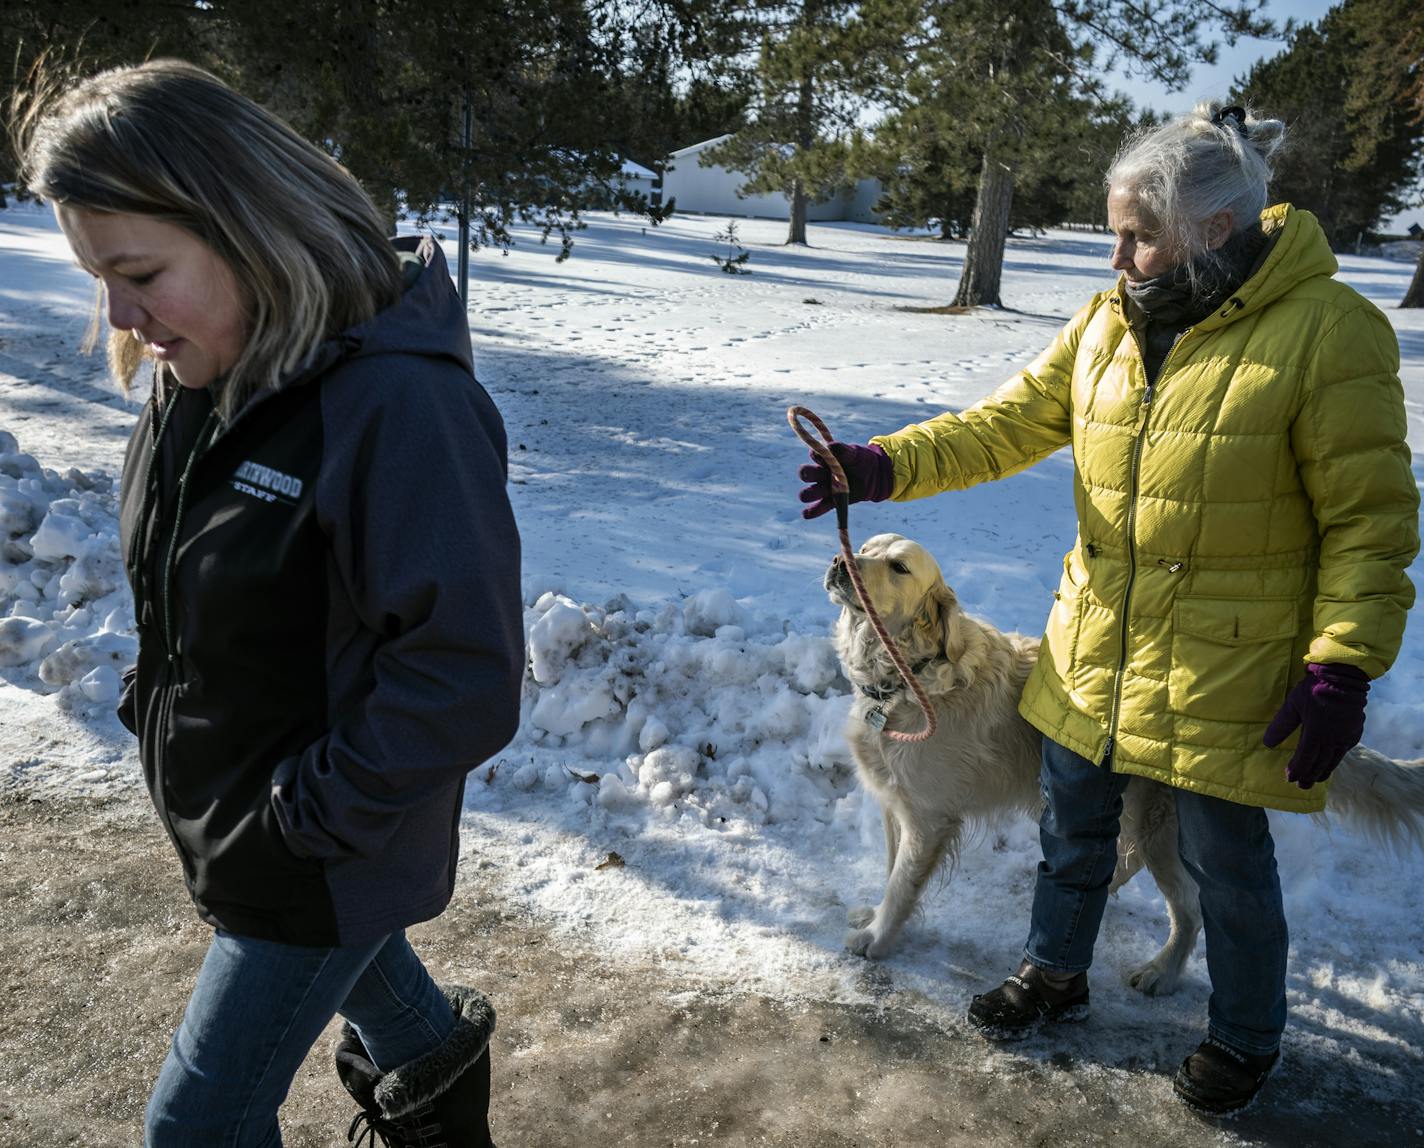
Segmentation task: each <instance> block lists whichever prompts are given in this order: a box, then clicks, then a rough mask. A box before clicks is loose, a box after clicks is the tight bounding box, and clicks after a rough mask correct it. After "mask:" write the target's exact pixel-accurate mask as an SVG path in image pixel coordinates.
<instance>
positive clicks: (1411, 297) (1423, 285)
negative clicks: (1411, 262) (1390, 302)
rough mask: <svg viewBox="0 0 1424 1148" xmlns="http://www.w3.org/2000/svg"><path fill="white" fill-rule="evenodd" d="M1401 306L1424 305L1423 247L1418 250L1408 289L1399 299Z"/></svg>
mask: <svg viewBox="0 0 1424 1148" xmlns="http://www.w3.org/2000/svg"><path fill="white" fill-rule="evenodd" d="M1399 305H1400V306H1401V307H1424V249H1421V250H1420V252H1419V262H1418V263H1417V264H1415V266H1414V279H1413V281H1412V282H1411V283H1410V284H1409V290H1408V291H1406V292H1405V293H1404V298H1403V299H1401V300H1400V301H1399Z"/></svg>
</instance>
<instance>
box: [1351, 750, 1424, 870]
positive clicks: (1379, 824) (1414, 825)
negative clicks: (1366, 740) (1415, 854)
mask: <svg viewBox="0 0 1424 1148" xmlns="http://www.w3.org/2000/svg"><path fill="white" fill-rule="evenodd" d="M1327 812H1329V813H1330V814H1332V815H1335V816H1338V817H1339V818H1340V819H1341V820H1342V821H1344V822H1345V824H1347V825H1349V826H1350V827H1351V828H1352V829H1357V830H1360V831H1361V832H1363V833H1364V834H1366V835H1367V836H1368V837H1371V838H1373V839H1374V840H1375V841H1378V842H1379V843H1381V844H1383V845H1388V846H1391V847H1392V848H1394V849H1397V850H1399V851H1401V852H1403V851H1404V850H1405V849H1407V848H1410V847H1413V848H1415V849H1424V759H1421V760H1419V761H1393V760H1391V759H1390V758H1387V757H1385V756H1384V754H1382V753H1376V752H1375V751H1374V750H1372V749H1369V748H1367V747H1365V746H1363V745H1357V746H1356V747H1355V748H1354V749H1352V750H1351V751H1350V752H1349V753H1347V754H1346V755H1345V760H1344V761H1342V762H1341V763H1340V768H1339V769H1337V770H1336V771H1335V772H1334V774H1332V775H1331V778H1330V798H1329V804H1328V806H1327Z"/></svg>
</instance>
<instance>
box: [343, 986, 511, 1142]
mask: <svg viewBox="0 0 1424 1148" xmlns="http://www.w3.org/2000/svg"><path fill="white" fill-rule="evenodd" d="M440 990H441V992H443V993H444V994H445V999H446V1000H448V1001H449V1002H450V1007H451V1008H452V1009H454V1010H455V1028H454V1029H453V1030H452V1031H451V1033H450V1035H449V1036H448V1037H446V1039H445V1042H444V1043H443V1044H442V1045H440V1046H439V1047H438V1048H435V1049H433V1050H431V1051H430V1052H427V1053H426V1054H425V1055H424V1056H420V1057H417V1058H416V1059H415V1060H411V1061H407V1062H406V1063H405V1064H402V1065H400V1066H399V1067H397V1068H393V1069H391V1070H390V1071H389V1072H386V1073H382V1072H381V1071H380V1070H379V1069H377V1068H376V1066H375V1065H374V1064H372V1063H371V1057H370V1055H369V1054H368V1053H367V1051H366V1046H365V1045H364V1044H362V1043H361V1038H360V1036H359V1035H357V1033H356V1030H355V1029H354V1028H352V1027H351V1026H350V1025H349V1024H343V1025H342V1026H341V1040H340V1041H339V1042H338V1043H337V1045H336V1074H337V1075H338V1076H339V1077H340V1078H341V1083H342V1084H344V1085H345V1086H346V1091H347V1092H349V1093H351V1095H352V1096H353V1097H355V1099H356V1103H357V1104H359V1105H360V1106H361V1111H360V1112H358V1113H357V1114H356V1117H355V1119H353V1120H352V1121H351V1127H350V1128H348V1129H347V1130H346V1139H347V1140H348V1141H350V1142H353V1143H356V1144H360V1143H361V1142H362V1141H366V1142H367V1143H368V1144H369V1145H370V1148H375V1145H376V1137H377V1136H379V1137H380V1138H381V1140H380V1142H381V1143H382V1144H384V1145H385V1146H386V1148H494V1141H493V1140H491V1139H490V1131H489V1098H490V1061H489V1042H490V1037H491V1036H492V1035H493V1034H494V1008H493V1007H492V1006H491V1005H490V1002H489V1000H488V999H487V998H486V997H485V996H484V994H483V993H479V992H476V991H475V990H474V989H467V988H463V987H461V986H459V985H441V986H440ZM368 1138H369V1139H368Z"/></svg>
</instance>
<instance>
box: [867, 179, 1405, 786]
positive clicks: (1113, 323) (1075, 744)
mask: <svg viewBox="0 0 1424 1148" xmlns="http://www.w3.org/2000/svg"><path fill="white" fill-rule="evenodd" d="M1262 222H1263V224H1264V226H1265V228H1266V231H1267V233H1268V234H1271V235H1272V236H1273V237H1274V239H1275V242H1274V244H1273V246H1272V247H1271V249H1270V251H1269V253H1268V255H1267V256H1266V259H1265V261H1264V262H1263V263H1262V265H1261V266H1260V267H1259V268H1258V270H1257V271H1256V273H1255V274H1254V275H1253V276H1252V277H1251V278H1250V279H1249V280H1248V281H1247V282H1246V283H1245V284H1244V285H1243V286H1242V287H1241V288H1240V289H1239V290H1238V291H1237V292H1236V293H1235V294H1234V295H1232V296H1231V298H1230V299H1228V300H1227V301H1226V302H1225V303H1224V304H1222V305H1221V306H1220V307H1218V308H1217V309H1216V311H1215V312H1213V313H1212V314H1211V315H1210V316H1208V317H1207V318H1206V319H1204V320H1202V321H1201V322H1199V323H1198V324H1197V325H1196V326H1195V327H1192V328H1189V329H1188V330H1187V331H1186V332H1184V333H1183V335H1182V336H1181V338H1180V339H1179V340H1178V342H1177V343H1176V345H1175V346H1174V347H1173V348H1172V350H1171V352H1170V353H1169V354H1168V355H1167V358H1166V360H1165V361H1164V363H1163V365H1162V368H1161V370H1160V371H1159V373H1158V377H1157V380H1156V384H1155V386H1153V387H1150V388H1149V387H1148V386H1147V383H1146V377H1145V374H1144V371H1143V365H1142V355H1141V353H1140V351H1139V348H1138V345H1137V340H1136V337H1135V336H1134V334H1133V332H1132V330H1131V329H1130V327H1129V325H1128V322H1127V320H1126V319H1125V317H1124V316H1125V313H1126V303H1125V298H1124V295H1123V289H1122V283H1121V282H1119V284H1118V286H1117V287H1116V288H1115V289H1114V290H1112V291H1105V292H1102V293H1101V294H1099V295H1097V296H1095V297H1094V298H1093V299H1092V301H1091V302H1090V303H1089V304H1088V305H1087V306H1086V307H1084V308H1083V310H1081V311H1080V312H1079V313H1078V314H1077V315H1075V316H1074V317H1073V319H1072V320H1071V321H1070V322H1069V323H1068V325H1067V326H1066V327H1064V328H1063V330H1062V331H1061V332H1059V334H1058V337H1057V338H1056V339H1054V341H1053V344H1052V345H1051V346H1050V347H1049V348H1048V349H1047V350H1046V351H1044V352H1043V354H1042V355H1040V356H1039V357H1038V358H1037V359H1036V360H1035V361H1034V362H1033V363H1031V364H1030V365H1029V366H1028V367H1027V368H1025V369H1024V370H1023V371H1022V372H1020V373H1019V374H1018V375H1017V376H1016V377H1014V378H1013V379H1011V380H1010V381H1009V382H1008V383H1006V384H1004V386H1002V387H1000V388H999V390H998V391H996V392H995V393H994V394H993V395H991V396H990V397H989V398H987V399H985V400H984V401H982V402H980V403H978V404H976V405H975V406H973V407H970V408H969V409H968V410H966V411H964V412H963V413H961V414H958V415H955V414H945V415H941V416H939V417H938V418H936V419H933V420H931V421H930V422H927V423H922V424H919V425H915V426H909V427H906V428H905V429H904V430H902V431H900V432H898V433H897V434H893V435H887V436H884V437H881V438H876V439H874V440H872V441H874V442H876V443H878V444H879V445H880V446H881V447H883V448H884V450H885V451H886V452H887V453H888V454H889V456H890V458H891V460H892V461H893V462H894V465H895V493H894V498H895V499H897V500H905V499H912V498H921V497H923V496H925V495H929V494H935V493H938V492H939V491H943V490H956V489H962V488H964V487H967V486H972V485H973V484H975V483H978V482H985V481H987V480H989V479H995V478H1002V477H1004V476H1005V475H1009V474H1013V473H1014V472H1016V471H1019V470H1022V469H1024V468H1025V467H1027V466H1030V465H1032V464H1033V463H1035V462H1037V461H1038V460H1039V459H1041V458H1044V457H1045V456H1047V455H1049V454H1051V453H1053V452H1054V451H1056V450H1058V449H1059V448H1060V447H1062V446H1064V445H1066V444H1068V443H1071V444H1072V446H1073V457H1074V462H1075V469H1074V475H1075V482H1074V486H1075V490H1074V498H1075V501H1076V505H1077V511H1078V540H1077V542H1076V543H1075V545H1074V547H1073V549H1072V551H1071V552H1070V553H1069V554H1068V555H1067V556H1066V557H1065V558H1064V562H1063V567H1064V568H1063V580H1062V582H1061V584H1060V586H1059V589H1058V591H1057V593H1055V594H1054V598H1055V599H1056V601H1055V603H1054V605H1053V609H1052V614H1051V615H1050V617H1049V620H1048V627H1047V633H1046V634H1045V636H1044V641H1043V647H1042V652H1041V654H1040V658H1039V662H1038V666H1037V668H1036V670H1035V671H1034V673H1033V675H1032V677H1031V678H1030V679H1029V682H1028V685H1027V687H1026V688H1025V691H1024V696H1023V699H1022V701H1021V703H1020V707H1019V710H1020V713H1022V714H1023V716H1024V717H1025V718H1026V719H1027V720H1028V721H1029V722H1031V723H1032V724H1033V725H1034V726H1036V727H1037V728H1038V729H1040V730H1041V731H1043V733H1045V734H1047V735H1048V736H1049V737H1051V738H1053V739H1054V740H1056V741H1058V742H1060V743H1061V744H1063V745H1065V746H1067V747H1068V748H1070V749H1072V750H1074V751H1076V752H1077V753H1080V754H1082V755H1083V756H1085V757H1088V758H1090V759H1091V760H1093V761H1099V762H1101V761H1102V760H1103V758H1104V757H1105V755H1106V754H1107V753H1108V751H1109V749H1111V751H1112V754H1113V768H1114V769H1116V770H1120V771H1122V772H1124V773H1135V774H1141V775H1143V776H1145V777H1150V778H1154V779H1155V780H1158V781H1163V782H1166V783H1168V784H1170V785H1177V786H1181V787H1182V788H1185V789H1191V790H1195V791H1197V792H1199V793H1206V794H1210V795H1211V796H1214V797H1223V798H1226V799H1228V800H1230V801H1236V802H1240V803H1243V804H1246V805H1259V806H1266V807H1269V808H1275V809H1288V810H1296V811H1301V812H1314V811H1316V810H1319V809H1321V808H1323V807H1324V805H1325V788H1326V787H1325V786H1321V785H1317V786H1315V787H1314V788H1313V789H1309V790H1302V789H1299V788H1297V787H1296V786H1294V785H1292V784H1290V783H1289V782H1287V781H1286V779H1285V767H1286V762H1287V761H1288V760H1289V758H1290V753H1291V750H1292V749H1293V748H1294V746H1295V743H1296V738H1295V737H1294V736H1293V737H1291V738H1290V739H1288V740H1287V742H1286V744H1285V745H1284V746H1282V747H1280V748H1278V749H1274V750H1271V749H1267V748H1265V746H1264V745H1262V744H1261V736H1262V734H1263V732H1264V730H1265V727H1266V724H1267V723H1268V722H1269V721H1270V719H1271V717H1272V716H1273V715H1274V714H1275V712H1276V710H1277V709H1278V708H1279V706H1280V704H1281V702H1282V701H1283V700H1284V698H1285V696H1286V693H1287V691H1288V690H1289V688H1290V687H1291V686H1292V685H1293V684H1294V683H1295V682H1296V681H1297V680H1298V679H1299V678H1300V677H1301V675H1302V673H1303V663H1305V662H1335V663H1342V664H1347V665H1353V666H1358V667H1359V668H1360V669H1361V670H1363V671H1364V672H1365V673H1366V674H1368V675H1369V676H1370V677H1372V678H1374V677H1378V676H1379V675H1380V674H1382V673H1384V672H1385V670H1386V669H1388V668H1389V666H1390V663H1391V662H1392V661H1393V660H1394V658H1395V656H1396V655H1397V654H1398V652H1399V645H1400V641H1401V639H1402V637H1403V633H1404V621H1405V616H1406V614H1407V612H1408V610H1409V607H1410V606H1411V605H1412V603H1413V601H1414V586H1413V584H1412V583H1411V581H1410V580H1409V577H1408V575H1407V574H1406V572H1405V571H1406V568H1407V567H1408V565H1409V563H1410V562H1411V560H1412V559H1413V557H1414V555H1415V553H1416V552H1417V550H1418V548H1419V525H1418V507H1419V494H1418V489H1417V487H1416V485H1415V482H1414V478H1413V476H1412V474H1411V473H1410V458H1409V449H1408V447H1407V446H1406V445H1405V414H1404V395H1403V389H1402V388H1401V386H1400V382H1399V377H1398V372H1399V348H1398V343H1397V342H1396V340H1395V336H1394V331H1393V329H1392V328H1391V327H1390V325H1389V321H1388V320H1387V319H1386V318H1385V317H1384V316H1383V315H1382V314H1381V313H1380V312H1379V310H1378V309H1376V308H1375V307H1374V306H1372V305H1371V304H1370V303H1369V302H1367V301H1366V300H1365V299H1364V298H1362V297H1361V296H1360V295H1359V294H1357V293H1356V292H1355V291H1353V290H1352V289H1351V288H1349V287H1347V286H1345V285H1344V284H1342V283H1337V282H1335V281H1334V280H1333V279H1332V278H1331V276H1332V275H1333V274H1334V273H1335V271H1336V269H1337V264H1336V262H1335V257H1334V256H1333V255H1332V254H1331V253H1330V249H1329V247H1328V246H1327V244H1326V241H1325V236H1324V234H1323V232H1322V231H1321V229H1320V225H1319V224H1318V223H1316V221H1315V218H1314V217H1313V216H1312V215H1310V214H1309V213H1308V212H1304V211H1296V210H1294V209H1293V208H1291V207H1289V206H1287V205H1279V206H1276V207H1272V208H1269V209H1268V210H1267V211H1266V212H1265V213H1263V215H1262Z"/></svg>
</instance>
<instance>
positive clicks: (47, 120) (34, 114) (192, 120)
mask: <svg viewBox="0 0 1424 1148" xmlns="http://www.w3.org/2000/svg"><path fill="white" fill-rule="evenodd" d="M25 118H26V123H25V124H23V125H22V127H21V130H20V132H19V138H20V140H21V141H22V145H21V148H20V155H21V156H22V157H23V158H22V164H23V167H22V174H23V177H24V179H25V181H26V183H27V184H28V185H29V187H30V189H31V190H32V191H33V192H34V193H35V194H36V195H38V196H40V197H42V198H44V199H47V200H50V201H52V202H55V203H62V204H65V205H66V206H69V207H75V208H84V209H87V210H90V211H99V212H125V213H132V214H135V215H145V216H152V217H154V218H156V219H160V220H162V221H163V222H165V223H171V224H175V225H177V226H179V227H183V228H185V229H186V230H188V231H190V232H192V233H193V234H194V235H196V236H197V237H198V238H199V239H201V240H202V241H203V242H204V243H206V244H207V245H208V246H209V247H211V248H212V249H213V251H214V252H216V253H217V255H218V256H219V257H221V258H222V259H223V260H224V261H225V262H226V263H227V264H228V266H229V267H230V268H231V269H232V272H233V275H234V277H235V278H236V280H237V282H238V284H239V287H240V288H241V291H242V296H243V299H242V301H243V306H244V310H245V312H246V324H247V342H246V346H245V347H244V349H243V351H242V353H241V355H240V356H239V357H238V360H237V362H236V363H234V364H233V367H232V369H231V370H230V371H229V372H228V373H227V375H226V376H225V377H224V378H223V379H221V380H220V381H219V382H218V383H216V384H215V386H216V388H217V390H216V393H215V396H214V397H215V399H216V402H217V406H218V410H219V412H220V414H221V415H222V417H223V418H224V419H227V420H230V419H231V418H232V417H233V416H234V415H235V414H236V413H237V412H238V411H239V410H241V409H242V407H243V406H245V405H246V404H247V402H248V401H249V400H250V399H251V398H252V397H253V396H254V395H255V394H257V393H258V392H259V391H262V390H264V389H267V388H275V387H276V386H278V385H279V383H280V382H281V380H282V379H283V378H284V377H285V376H288V375H290V374H292V373H293V372H295V371H297V370H299V369H300V368H301V367H302V365H303V364H304V363H305V362H306V361H307V360H308V359H309V357H310V356H311V354H312V353H313V352H314V351H315V350H316V348H317V346H318V345H319V344H320V343H321V342H322V341H323V340H325V339H328V338H330V337H331V336H333V335H335V334H337V333H338V332H340V331H343V330H345V329H346V328H348V327H351V326H354V325H355V324H357V323H360V322H363V321H365V320H366V319H369V318H371V316H373V315H375V314H376V313H377V312H378V311H381V310H383V309H384V308H385V307H388V306H390V305H391V304H392V303H394V302H395V301H396V300H397V299H398V298H399V297H400V292H401V275H400V264H399V259H398V256H397V255H396V252H395V250H394V248H393V247H392V245H391V243H390V240H389V238H388V235H387V228H386V225H385V222H384V220H383V219H382V217H381V214H380V212H379V211H378V210H377V209H376V206H375V204H374V203H372V201H371V198H370V197H369V196H368V195H367V194H366V192H365V191H364V190H362V188H361V186H360V184H358V183H357V182H356V180H355V179H354V178H353V177H352V175H351V174H350V172H348V171H347V170H346V169H345V168H344V167H342V166H341V165H340V164H339V163H337V162H336V161H335V160H333V159H332V158H331V157H330V156H328V155H326V154H325V153H324V152H322V151H320V150H319V149H318V148H316V147H313V146H312V145H311V144H310V143H308V142H307V141H306V140H304V139H302V137H301V136H299V135H297V134H296V132H294V131H292V129H291V128H289V127H288V126H287V125H286V124H285V123H283V122H282V121H281V120H279V119H278V118H277V117H276V116H274V115H272V114H271V113H270V112H268V111H267V110H266V109H265V108H263V107H261V106H260V105H258V104H256V103H254V102H253V101H251V100H249V99H248V98H247V97H245V96H242V95H239V94H238V93H237V92H235V91H233V90H232V89H231V88H229V87H228V86H227V85H226V84H224V83H223V82H222V81H221V80H219V79H218V78H217V77H216V76H213V75H211V74H210V73H208V72H205V71H203V70H202V69H201V68H198V67H195V66H194V65H192V64H189V63H186V62H184V61H182V60H152V61H149V62H148V63H145V64H140V65H138V66H136V67H126V68H115V69H112V70H110V71H106V72H101V73H99V74H98V75H95V76H92V77H90V78H89V79H86V80H83V81H81V82H80V83H78V84H76V85H75V86H73V87H71V88H70V89H68V90H67V91H64V92H62V93H60V94H58V95H56V96H54V97H52V98H45V99H41V100H38V101H37V102H36V104H35V106H34V107H33V108H32V109H31V110H30V111H29V113H28V114H27V116H26V117H25ZM97 324H98V315H97V314H96V326H95V328H93V332H94V334H96V335H97V329H98V326H97ZM145 357H146V356H145V354H144V352H143V348H142V345H141V344H140V343H138V342H137V341H136V340H135V339H134V338H133V337H132V336H131V335H130V334H129V333H128V332H127V331H113V332H111V333H110V335H109V361H110V363H111V365H112V366H113V368H114V372H115V374H116V375H117V377H118V379H119V382H120V383H121V384H122V385H123V386H124V388H125V389H126V390H127V389H128V387H129V386H130V385H131V384H132V381H133V377H134V375H135V374H136V373H137V371H138V370H139V368H140V367H141V366H142V362H143V359H144V358H145Z"/></svg>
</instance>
